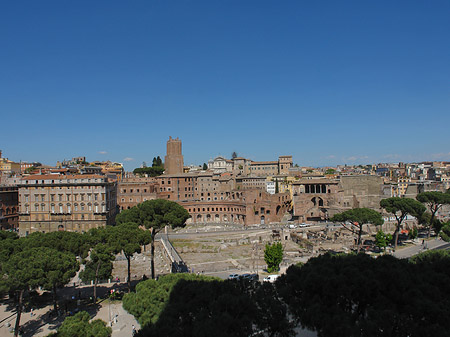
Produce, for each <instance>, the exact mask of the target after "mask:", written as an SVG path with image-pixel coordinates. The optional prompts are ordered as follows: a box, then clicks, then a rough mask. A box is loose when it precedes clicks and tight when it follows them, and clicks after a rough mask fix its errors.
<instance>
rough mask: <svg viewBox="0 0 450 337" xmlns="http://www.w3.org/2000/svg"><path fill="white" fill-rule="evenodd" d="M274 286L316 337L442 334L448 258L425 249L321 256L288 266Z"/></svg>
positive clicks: (448, 327)
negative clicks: (407, 254) (412, 253)
mask: <svg viewBox="0 0 450 337" xmlns="http://www.w3.org/2000/svg"><path fill="white" fill-rule="evenodd" d="M276 285H277V288H278V290H279V293H280V295H281V296H282V298H283V299H284V301H285V302H286V303H287V304H288V306H289V309H290V312H291V314H292V315H293V317H294V318H295V319H296V320H297V322H300V323H301V324H302V325H303V326H306V327H307V328H309V329H314V330H317V331H318V333H319V336H322V337H328V336H333V337H340V336H342V337H351V336H392V337H394V336H395V337H403V336H404V337H406V336H410V337H414V336H448V331H450V320H449V319H448V317H449V315H450V297H449V296H448V294H449V291H450V256H449V253H447V252H441V251H430V252H426V253H423V254H419V255H418V256H417V257H415V258H413V259H411V262H409V261H408V260H398V259H396V258H394V257H392V256H389V255H383V256H380V257H378V258H376V259H374V258H372V257H369V256H367V255H365V254H358V255H334V256H333V255H330V254H326V255H322V256H319V257H316V258H312V259H310V260H309V261H308V263H306V264H305V265H303V266H301V267H298V266H291V267H290V268H289V269H288V270H287V273H286V275H284V276H282V277H281V278H280V279H279V280H278V281H277V284H276Z"/></svg>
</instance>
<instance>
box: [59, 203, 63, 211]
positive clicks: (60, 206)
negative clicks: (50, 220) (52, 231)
mask: <svg viewBox="0 0 450 337" xmlns="http://www.w3.org/2000/svg"><path fill="white" fill-rule="evenodd" d="M62 212H63V206H62V205H59V213H62Z"/></svg>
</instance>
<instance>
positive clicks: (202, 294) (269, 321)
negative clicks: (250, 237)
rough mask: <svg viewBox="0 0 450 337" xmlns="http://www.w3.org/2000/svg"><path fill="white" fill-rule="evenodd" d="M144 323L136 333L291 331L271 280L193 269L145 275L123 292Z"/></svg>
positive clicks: (128, 307)
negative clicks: (201, 273) (132, 290)
mask: <svg viewBox="0 0 450 337" xmlns="http://www.w3.org/2000/svg"><path fill="white" fill-rule="evenodd" d="M124 307H125V308H126V310H128V311H129V312H131V313H132V314H134V315H135V317H137V318H138V320H139V322H140V323H141V326H142V327H143V328H142V329H141V330H140V331H139V332H138V334H137V335H138V336H198V337H203V336H205V337H206V336H208V337H209V336H217V337H222V336H224V337H225V336H227V337H228V336H252V335H257V334H259V333H261V331H264V332H267V333H268V335H269V336H293V335H294V332H293V330H292V325H291V324H290V323H289V322H288V319H287V307H286V306H285V305H284V304H283V303H282V302H281V301H280V300H279V296H278V294H277V293H276V291H275V288H274V287H273V285H272V284H270V283H265V284H261V283H259V282H249V281H247V282H245V280H243V281H239V282H235V281H229V280H227V281H222V280H219V279H217V278H212V277H207V276H197V275H193V274H172V275H167V276H164V277H161V278H160V279H159V280H158V281H154V280H147V281H144V282H141V283H140V284H139V285H138V286H137V287H136V293H135V294H134V293H132V294H127V295H125V297H124Z"/></svg>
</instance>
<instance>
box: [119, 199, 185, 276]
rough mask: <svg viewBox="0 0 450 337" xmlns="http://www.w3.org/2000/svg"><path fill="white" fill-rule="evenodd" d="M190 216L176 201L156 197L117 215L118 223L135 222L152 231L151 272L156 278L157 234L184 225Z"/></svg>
mask: <svg viewBox="0 0 450 337" xmlns="http://www.w3.org/2000/svg"><path fill="white" fill-rule="evenodd" d="M189 217H190V215H189V213H188V211H186V210H185V209H184V208H183V207H182V206H180V205H178V204H177V203H176V202H173V201H169V200H164V199H156V200H147V201H144V202H142V203H140V204H138V205H136V206H134V207H132V208H130V209H127V210H124V211H122V212H121V213H120V214H119V215H118V216H117V217H116V222H117V223H118V224H122V223H127V222H133V223H136V224H138V225H139V226H145V228H150V231H151V274H152V279H154V278H155V261H154V255H155V244H154V241H155V235H156V234H158V232H159V231H160V230H161V229H163V228H164V227H166V226H172V228H175V227H182V226H184V225H185V222H186V220H187V219H188V218H189Z"/></svg>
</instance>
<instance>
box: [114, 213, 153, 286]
mask: <svg viewBox="0 0 450 337" xmlns="http://www.w3.org/2000/svg"><path fill="white" fill-rule="evenodd" d="M135 207H136V206H135ZM133 208H134V207H133ZM125 212H126V211H123V212H122V213H121V214H120V215H122V214H123V213H125ZM151 239H152V238H151V237H150V233H149V232H148V231H145V230H143V229H141V228H139V227H138V224H137V223H136V222H124V223H119V225H118V226H114V227H110V228H109V229H108V239H107V240H108V245H110V247H111V248H112V250H113V251H114V252H115V253H116V254H117V253H120V252H123V254H124V255H125V258H126V259H127V267H128V268H127V270H128V280H127V281H128V282H127V283H128V292H130V291H131V257H132V256H133V254H134V253H140V252H141V246H143V245H147V244H149V243H150V241H151Z"/></svg>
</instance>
